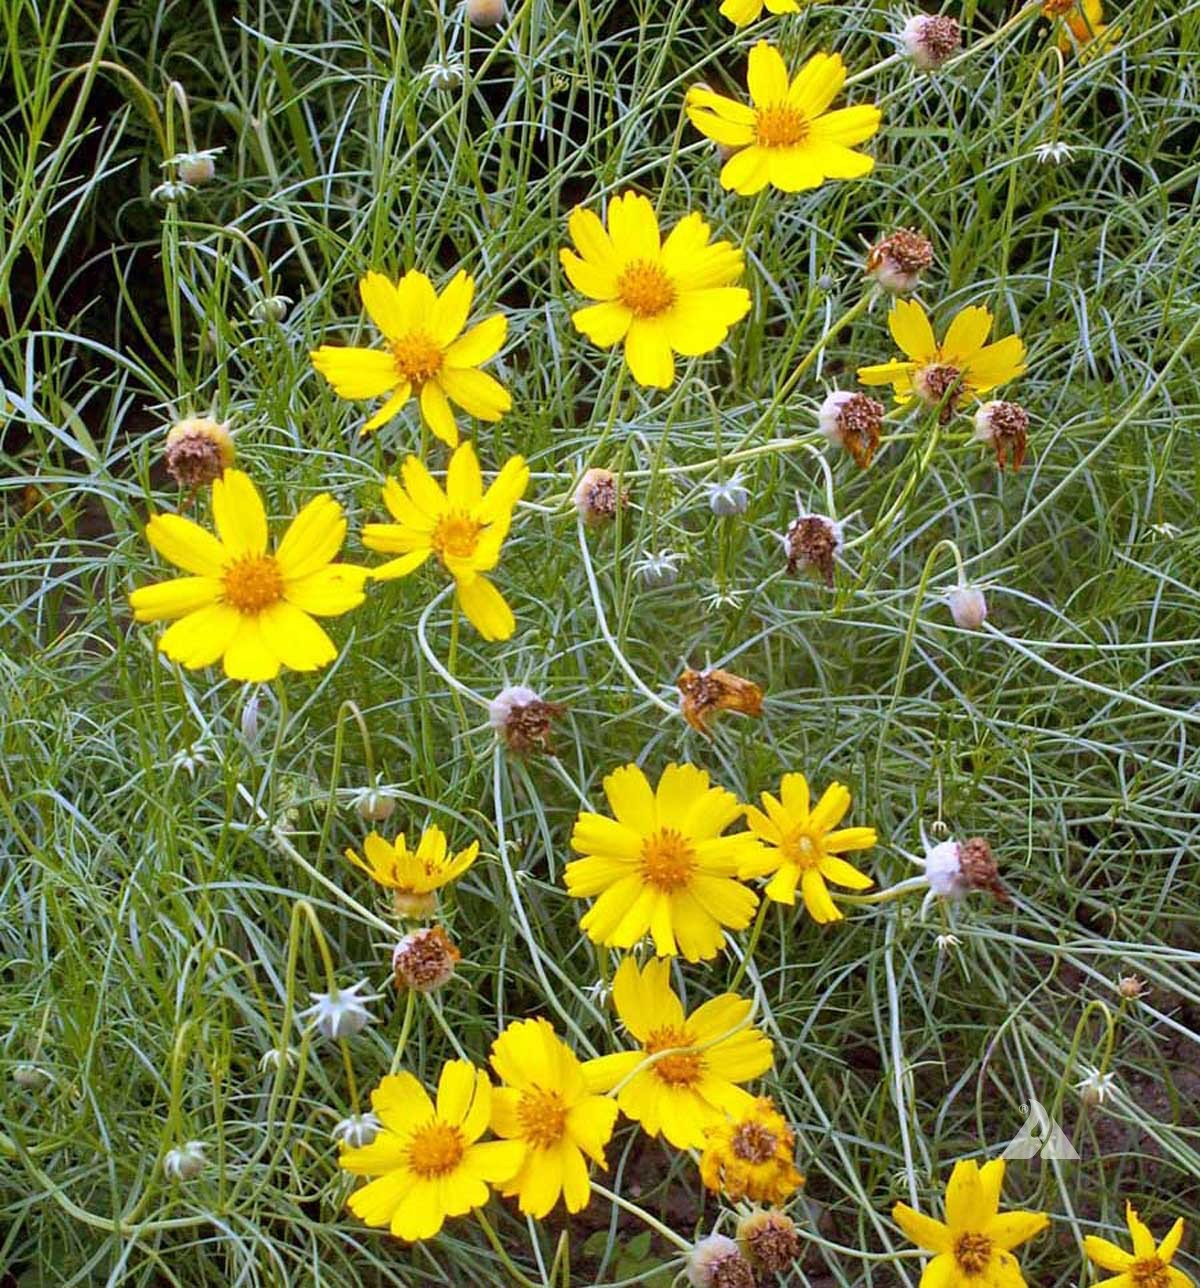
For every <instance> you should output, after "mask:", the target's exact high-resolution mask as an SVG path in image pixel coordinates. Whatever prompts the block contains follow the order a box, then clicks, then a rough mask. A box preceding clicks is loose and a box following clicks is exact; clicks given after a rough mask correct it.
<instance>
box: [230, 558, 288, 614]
mask: <svg viewBox="0 0 1200 1288" xmlns="http://www.w3.org/2000/svg"><path fill="white" fill-rule="evenodd" d="M222 583H223V585H224V588H225V602H226V603H227V604H229V605H230V607H232V608H236V609H237V611H238V612H239V613H244V614H247V615H253V614H255V613H261V612H262V610H263V609H264V608H270V607H271V605H272V604H277V603H278V602H279V601H280V600H281V599H282V598H283V574H282V573H281V572H280V571H279V565H278V564H277V563H276V562H275V560H274V559H273V558H272V557H271V556H270V555H247V556H246V557H245V558H244V559H239V560H238V561H237V562H236V563H235V564H232V565H231V566H230V567H228V568H227V569H226V570H225V575H224V577H223V578H222Z"/></svg>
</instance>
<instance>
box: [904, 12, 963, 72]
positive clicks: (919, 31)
mask: <svg viewBox="0 0 1200 1288" xmlns="http://www.w3.org/2000/svg"><path fill="white" fill-rule="evenodd" d="M900 40H901V42H902V43H903V45H904V48H905V50H906V51H907V52H908V56H909V57H910V58H911V59H912V60H913V62H914V63H915V64H916V65H917V67H919V68H920V69H921V71H923V72H936V71H937V70H938V69H939V68H940V67H941V66H942V64H943V63H945V62H946V61H947V60H948V59H950V58H953V57H954V55H955V54H957V53H958V51H959V50H960V49H961V48H962V28H961V27H959V25H958V22H957V21H956V20H955V19H954V18H951V17H949V16H947V15H945V14H928V13H918V14H915V15H914V16H913V17H911V18H910V19H909V20H908V21H907V22H906V23H905V24H904V30H903V31H901V33H900Z"/></svg>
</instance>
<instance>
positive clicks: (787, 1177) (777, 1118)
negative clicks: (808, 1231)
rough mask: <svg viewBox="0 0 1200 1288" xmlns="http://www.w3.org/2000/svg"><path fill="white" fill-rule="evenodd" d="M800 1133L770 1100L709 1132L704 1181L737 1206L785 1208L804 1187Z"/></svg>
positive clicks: (766, 1098)
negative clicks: (798, 1164)
mask: <svg viewBox="0 0 1200 1288" xmlns="http://www.w3.org/2000/svg"><path fill="white" fill-rule="evenodd" d="M795 1151H796V1133H795V1132H794V1131H792V1129H791V1127H790V1126H789V1125H788V1123H787V1121H786V1120H785V1119H784V1117H783V1115H782V1114H781V1113H780V1112H779V1110H778V1109H776V1108H775V1102H774V1101H773V1100H772V1099H771V1098H770V1097H769V1096H760V1097H759V1099H757V1100H755V1101H754V1102H753V1103H752V1104H751V1105H750V1106H749V1108H747V1109H746V1110H744V1111H743V1112H742V1113H740V1114H738V1115H737V1116H735V1117H732V1118H727V1119H726V1120H725V1121H724V1122H722V1123H718V1124H716V1125H715V1126H713V1127H710V1128H709V1129H708V1133H707V1137H706V1139H705V1142H704V1153H703V1154H702V1155H701V1157H700V1179H701V1180H702V1181H703V1182H704V1184H705V1185H706V1186H708V1188H709V1189H710V1190H712V1191H713V1193H714V1194H724V1195H725V1197H726V1198H728V1199H729V1200H730V1201H731V1202H733V1203H738V1202H740V1201H741V1200H742V1199H753V1200H754V1202H756V1203H786V1202H787V1200H788V1199H789V1198H791V1196H792V1195H793V1194H795V1192H796V1191H797V1190H798V1189H799V1188H800V1186H801V1185H803V1184H804V1177H803V1176H801V1175H800V1173H799V1172H798V1171H797V1170H796V1164H795Z"/></svg>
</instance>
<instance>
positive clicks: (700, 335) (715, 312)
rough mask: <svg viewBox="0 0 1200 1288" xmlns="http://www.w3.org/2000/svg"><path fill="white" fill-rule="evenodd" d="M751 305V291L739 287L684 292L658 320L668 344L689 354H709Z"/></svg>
mask: <svg viewBox="0 0 1200 1288" xmlns="http://www.w3.org/2000/svg"><path fill="white" fill-rule="evenodd" d="M750 304H751V300H750V292H749V291H747V290H745V289H744V288H742V287H740V286H717V287H712V288H710V289H708V290H703V291H684V292H683V293H682V294H680V296H679V298H678V299H677V300H676V302H675V304H674V305H673V306H672V307H671V308H670V309H669V310H668V311H667V312H666V313H664V314H663V315H662V318H661V319H660V321H661V323H662V326H663V328H664V330H665V332H666V339H667V343H668V344H669V345H670V346H671V348H672V349H674V350H675V352H676V353H681V354H684V355H685V356H688V357H693V356H696V355H698V354H703V353H710V352H712V350H713V349H715V348H716V347H717V346H718V345H719V344H722V343H723V342H724V340H725V337H726V336H727V335H728V334H729V328H730V327H731V326H733V324H734V323H735V322H738V321H740V320H741V319H742V318H744V317H745V316H746V314H747V313H749V312H750Z"/></svg>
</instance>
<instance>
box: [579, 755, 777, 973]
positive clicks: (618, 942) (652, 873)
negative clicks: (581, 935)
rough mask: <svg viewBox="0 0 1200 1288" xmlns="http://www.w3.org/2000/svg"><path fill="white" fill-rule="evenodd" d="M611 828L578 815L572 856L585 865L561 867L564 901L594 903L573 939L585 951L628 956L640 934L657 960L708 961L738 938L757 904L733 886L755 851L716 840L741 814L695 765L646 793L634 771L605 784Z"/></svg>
mask: <svg viewBox="0 0 1200 1288" xmlns="http://www.w3.org/2000/svg"><path fill="white" fill-rule="evenodd" d="M604 794H605V795H606V796H607V797H608V804H609V807H610V808H611V810H612V812H613V814H614V815H615V818H608V817H606V816H605V815H603V814H593V813H590V812H584V813H581V814H580V815H579V817H578V818H577V819H576V820H575V829H574V831H573V832H572V834H571V846H572V848H573V849H574V850H575V851H576V853H578V854H582V855H584V856H586V857H584V858H580V859H574V860H572V861H571V862H570V863H568V864H567V866H566V870H565V872H564V877H565V879H566V883H567V892H568V894H570V895H572V896H573V897H574V898H577V899H587V898H590V897H592V896H593V895H599V898H597V899H596V902H595V903H594V904H593V905H592V907H591V908H590V909H589V910H588V912H587V913H585V914H584V916H583V918H582V920H581V921H580V923H579V925H580V929H582V930H584V931H585V932H586V933H587V934H588V936H589V937H590V938H591V939H592V941H593V942H595V943H597V944H604V945H606V946H608V947H610V948H632V947H633V946H634V944H636V943H637V942H638V941H639V940H640V939H641V938H642V937H643V936H644V935H645V934H646V933H647V932H649V933H650V934H651V935H652V936H653V938H654V950H655V952H656V953H657V954H658V955H659V956H660V957H666V956H673V955H674V954H676V953H682V955H683V956H684V957H686V958H687V959H688V961H692V962H695V961H702V960H704V959H706V958H709V957H714V956H716V954H717V953H718V952H720V951H721V949H722V947H723V946H724V944H725V931H724V929H723V927H728V928H729V929H732V930H744V929H745V927H746V926H748V925H749V924H750V918H751V917H752V916H753V915H754V909H755V907H756V906H757V905H758V898H757V896H756V895H755V894H754V892H753V891H752V890H748V889H747V888H746V887H745V886H744V885H741V884H739V882H738V881H737V880H735V876H736V873H737V870H738V868H739V866H741V865H744V864H745V863H746V862H748V861H749V860H750V859H752V858H754V857H755V856H756V855H757V852H758V846H757V843H756V842H755V840H754V838H753V836H751V835H750V833H748V832H737V833H734V834H733V835H731V836H723V835H722V833H723V832H724V831H725V829H726V828H727V827H728V826H729V825H730V824H731V823H732V822H734V820H735V819H737V818H738V817H739V816H740V815H741V813H742V806H741V805H740V804H739V802H738V800H737V798H736V797H735V796H734V795H733V793H732V792H728V791H726V790H725V789H724V788H723V787H714V786H712V785H711V784H710V782H709V779H708V774H706V773H705V772H704V770H702V769H697V768H696V767H695V765H668V766H667V767H666V769H664V770H663V772H662V777H661V778H660V779H659V781H658V790H657V792H656V791H655V790H653V789H652V788H651V786H650V784H649V782H648V781H647V779H646V775H645V774H644V773H643V772H642V771H641V770H640V769H639V768H638V767H637V765H625V766H624V767H623V768H621V769H618V770H615V771H614V772H613V773H611V774H609V775H608V777H607V778H605V780H604Z"/></svg>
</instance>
